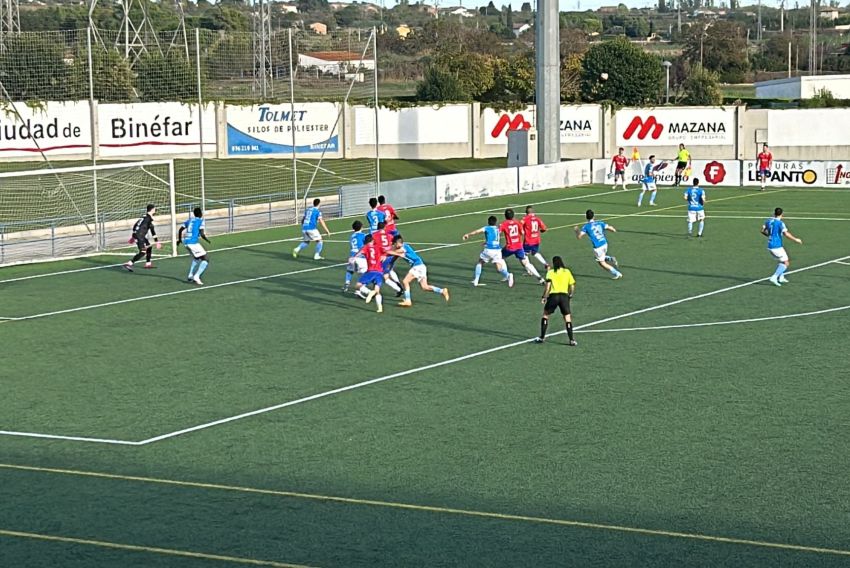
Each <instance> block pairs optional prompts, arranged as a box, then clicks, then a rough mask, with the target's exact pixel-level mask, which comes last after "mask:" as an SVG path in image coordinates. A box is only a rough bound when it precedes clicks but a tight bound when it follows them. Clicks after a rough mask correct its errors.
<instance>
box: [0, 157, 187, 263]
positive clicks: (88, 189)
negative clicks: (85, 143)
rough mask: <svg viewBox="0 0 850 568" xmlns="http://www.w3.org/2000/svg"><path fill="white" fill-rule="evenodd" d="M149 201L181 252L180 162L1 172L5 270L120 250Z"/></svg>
mask: <svg viewBox="0 0 850 568" xmlns="http://www.w3.org/2000/svg"><path fill="white" fill-rule="evenodd" d="M148 204H153V205H156V208H157V214H156V220H157V222H156V228H157V236H158V237H159V240H160V242H162V243H163V244H165V245H168V243H170V244H171V246H170V249H168V248H166V249H164V252H167V253H169V254H171V255H176V253H177V249H176V246H175V244H176V243H175V241H176V236H177V235H176V213H177V211H176V210H177V209H178V208H179V207H180V204H177V203H176V196H175V191H174V165H173V161H172V160H158V161H147V162H134V163H121V164H109V165H99V166H82V167H72V168H41V169H38V170H25V171H15V172H7V173H0V265H8V264H19V263H25V262H37V261H42V260H51V259H57V258H67V257H77V256H84V255H93V254H109V253H119V252H121V250H120V249H122V248H126V247H129V246H130V245H129V244H128V239H129V238H130V231H131V229H132V227H133V224H134V223H135V222H136V220H138V219H139V218H140V217H141V216H142V215H144V213H145V209H146V206H147V205H148ZM188 207H189V204H185V205H183V208H188ZM128 251H129V248H128Z"/></svg>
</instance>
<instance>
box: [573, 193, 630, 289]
mask: <svg viewBox="0 0 850 568" xmlns="http://www.w3.org/2000/svg"><path fill="white" fill-rule="evenodd" d="M584 216H585V218H586V219H587V223H585V224H584V226H582V227H579V226H578V225H576V227H575V231H576V238H577V239H580V238H582V237H583V236H585V235H587V236H588V238H589V239H590V244H592V245H593V257H594V258H595V259H596V262H598V263H599V266H601V267H602V268H604V269H605V270H607V271H608V272H610V273H611V274H612V276H613V277H614V280H618V279H620V278H622V277H623V273H622V272H620V271H619V270H617V259H616V258H614V257H613V256H609V255H608V239H606V238H605V231H611V232H612V233H616V232H617V229H615V228H614V227H612V226H611V225H609V224H608V223H606V222H605V221H597V220H595V219H594V214H593V211H592V210H590V209H588V210H587V211H586V212H585V214H584Z"/></svg>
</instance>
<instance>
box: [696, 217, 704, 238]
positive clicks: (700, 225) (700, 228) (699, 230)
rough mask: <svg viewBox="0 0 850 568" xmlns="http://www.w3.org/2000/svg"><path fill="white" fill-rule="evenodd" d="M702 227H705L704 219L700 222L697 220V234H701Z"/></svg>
mask: <svg viewBox="0 0 850 568" xmlns="http://www.w3.org/2000/svg"><path fill="white" fill-rule="evenodd" d="M703 228H705V221H700V222H699V229H698V230H697V234H698V235H699V236H702V230H703Z"/></svg>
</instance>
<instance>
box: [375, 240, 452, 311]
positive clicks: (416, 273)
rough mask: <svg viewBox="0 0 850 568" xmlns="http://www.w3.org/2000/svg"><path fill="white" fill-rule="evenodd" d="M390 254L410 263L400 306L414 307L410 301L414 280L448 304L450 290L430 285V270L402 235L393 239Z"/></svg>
mask: <svg viewBox="0 0 850 568" xmlns="http://www.w3.org/2000/svg"><path fill="white" fill-rule="evenodd" d="M388 254H390V255H392V256H393V257H395V258H403V259H404V260H406V261H407V262H408V263H410V270H408V271H407V274H405V276H404V280H403V281H402V285H403V286H404V300H402V301H401V302H399V304H398V305H399V306H402V307H405V308H409V307H410V306H412V305H413V301H412V300H411V299H410V284H411V283H412V282H413V281H414V280H416V281H417V282H419V286H420V287H421V288H422V289H423V290H424V291H425V292H434V293H435V294H439V295H440V296H442V297H443V298H445V299H446V302H448V301H449V289H448V288H439V287H437V286H431V285H430V284H428V268H427V267H426V266H425V262H424V261H423V260H422V257H420V256H419V255H418V254H417V253H416V251H415V250H413V247H412V246H410V245H409V244H407V243H406V242H404V239H403V238H402V236H401V235H396V236H395V237H393V248H392V249H391V250H390V251H389V252H388Z"/></svg>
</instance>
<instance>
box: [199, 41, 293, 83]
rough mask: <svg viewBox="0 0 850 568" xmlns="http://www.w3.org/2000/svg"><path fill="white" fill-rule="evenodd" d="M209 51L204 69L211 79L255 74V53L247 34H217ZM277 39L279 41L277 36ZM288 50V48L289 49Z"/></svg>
mask: <svg viewBox="0 0 850 568" xmlns="http://www.w3.org/2000/svg"><path fill="white" fill-rule="evenodd" d="M216 36H217V37H216V39H215V42H214V43H213V45H212V46H210V48H209V49H208V50H207V57H206V58H205V61H204V67H205V70H206V72H207V74H208V75H209V77H210V78H211V79H231V78H234V77H235V78H243V77H251V76H252V75H253V73H254V51H253V47H252V45H251V38H250V37H248V35H247V34H224V35H222V36H218V34H216ZM275 39H279V38H278V37H277V36H276V37H275ZM287 49H288V47H287Z"/></svg>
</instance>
